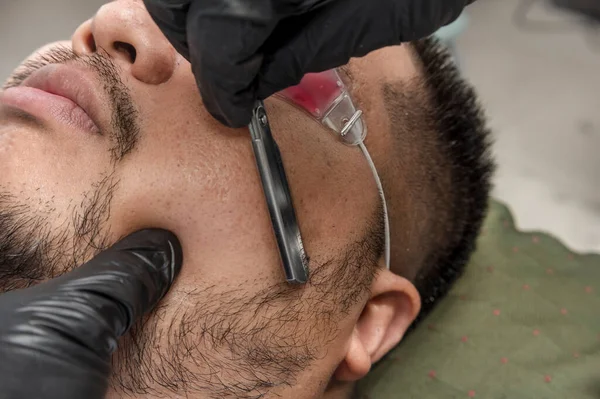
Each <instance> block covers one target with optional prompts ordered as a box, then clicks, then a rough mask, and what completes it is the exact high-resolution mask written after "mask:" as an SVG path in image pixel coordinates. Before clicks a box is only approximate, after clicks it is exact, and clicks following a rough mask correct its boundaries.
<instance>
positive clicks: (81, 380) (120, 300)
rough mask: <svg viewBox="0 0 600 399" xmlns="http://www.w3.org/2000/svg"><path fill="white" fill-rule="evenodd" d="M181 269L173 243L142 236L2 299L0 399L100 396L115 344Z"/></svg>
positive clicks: (158, 235) (162, 236)
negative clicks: (71, 269) (59, 275)
mask: <svg viewBox="0 0 600 399" xmlns="http://www.w3.org/2000/svg"><path fill="white" fill-rule="evenodd" d="M181 263H182V252H181V247H180V244H179V241H178V240H177V237H175V236H174V235H173V234H171V233H169V232H166V231H163V230H143V231H140V232H137V233H135V234H132V235H130V236H128V237H126V238H125V239H123V240H122V241H120V242H119V243H117V244H116V245H114V246H113V247H111V248H110V249H108V250H106V251H104V252H102V253H101V254H99V255H98V256H96V257H95V258H94V259H92V260H91V261H89V262H87V263H86V264H84V265H83V266H81V267H79V268H77V269H75V270H73V271H72V272H70V273H68V274H65V275H63V276H61V277H59V278H56V279H54V280H51V281H48V282H45V283H42V284H40V285H37V286H34V287H31V288H27V289H23V290H18V291H12V292H9V293H6V294H3V295H0V398H2V399H23V398H31V399H33V398H36V399H40V398H44V399H45V398H49V399H71V398H73V399H82V398H83V399H96V398H103V397H104V395H105V394H106V390H107V386H108V377H109V373H110V357H111V354H112V353H113V352H114V351H115V349H116V348H117V340H118V339H119V337H121V336H122V335H123V334H125V333H126V332H127V330H128V329H129V327H131V325H132V324H133V323H134V322H135V321H136V320H137V319H138V318H139V317H140V316H142V315H143V314H144V313H146V312H147V311H149V310H151V309H152V308H153V307H154V306H155V305H156V304H157V303H158V301H159V300H160V299H161V298H162V297H163V295H164V294H165V293H166V292H167V291H168V289H169V288H170V286H171V283H172V282H173V280H174V278H175V276H176V275H177V273H178V272H179V269H180V268H181Z"/></svg>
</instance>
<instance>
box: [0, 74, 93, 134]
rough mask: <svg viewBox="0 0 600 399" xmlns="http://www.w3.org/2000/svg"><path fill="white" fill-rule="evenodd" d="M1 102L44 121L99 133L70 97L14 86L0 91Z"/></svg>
mask: <svg viewBox="0 0 600 399" xmlns="http://www.w3.org/2000/svg"><path fill="white" fill-rule="evenodd" d="M0 103H1V104H3V105H5V106H9V107H13V108H17V109H19V110H21V111H24V112H26V113H28V114H30V115H32V116H34V117H36V118H39V119H40V120H42V121H47V122H50V123H52V122H58V123H61V124H63V125H68V126H70V127H73V128H76V129H80V130H85V131H87V132H90V133H97V132H98V127H97V126H96V124H95V123H94V121H92V119H91V118H90V117H89V116H88V114H87V113H86V112H85V111H84V110H83V109H82V108H81V107H79V106H78V105H77V104H76V103H74V102H73V101H71V100H69V99H68V98H65V97H61V96H57V95H55V94H50V93H48V92H45V91H43V90H39V89H35V88H33V87H24V86H19V87H12V88H10V89H6V90H5V91H4V92H2V93H0Z"/></svg>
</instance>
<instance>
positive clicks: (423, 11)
mask: <svg viewBox="0 0 600 399" xmlns="http://www.w3.org/2000/svg"><path fill="white" fill-rule="evenodd" d="M473 1H474V0H144V3H145V4H146V8H147V9H148V11H149V12H150V15H151V16H152V17H153V19H154V21H155V22H156V23H157V24H158V26H159V27H160V28H161V30H162V31H163V32H164V34H165V35H166V36H167V38H168V39H169V41H170V42H171V43H172V44H173V46H174V47H175V48H176V49H177V51H179V52H180V53H181V54H182V55H183V56H185V57H186V58H187V59H188V61H191V63H192V68H193V71H194V75H195V76H196V80H197V82H198V87H199V88H200V93H201V95H202V98H203V100H204V104H205V106H206V109H207V110H208V111H209V112H210V113H211V114H212V115H213V116H214V117H215V118H217V119H218V120H219V121H221V122H222V123H224V124H226V125H228V126H231V127H242V126H245V125H247V124H248V122H249V121H250V118H251V113H252V107H253V105H254V103H255V101H256V100H257V99H261V100H262V99H265V98H267V97H268V96H270V95H271V94H273V93H275V92H278V91H280V90H283V89H285V88H287V87H289V86H293V85H295V84H297V83H299V82H300V80H301V79H302V77H303V76H304V74H306V73H308V72H321V71H324V70H327V69H331V68H335V67H338V66H340V65H344V64H346V63H347V62H348V60H349V59H350V58H351V57H360V56H363V55H366V54H367V53H369V52H370V51H372V50H376V49H379V48H382V47H385V46H389V45H394V44H399V43H401V42H407V41H410V40H416V39H421V38H423V37H426V36H428V35H430V34H432V33H433V32H435V31H436V30H437V29H438V28H440V27H442V26H443V25H446V24H448V23H450V22H452V21H453V20H455V19H456V18H457V17H458V16H459V15H460V13H461V12H462V10H463V8H464V7H465V6H466V5H468V4H470V3H472V2H473Z"/></svg>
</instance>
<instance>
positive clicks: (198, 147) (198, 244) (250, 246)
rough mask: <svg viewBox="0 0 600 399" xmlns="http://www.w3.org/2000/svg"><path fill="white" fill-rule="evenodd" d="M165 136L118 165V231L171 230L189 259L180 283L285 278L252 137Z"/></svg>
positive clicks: (252, 283) (260, 282)
mask: <svg viewBox="0 0 600 399" xmlns="http://www.w3.org/2000/svg"><path fill="white" fill-rule="evenodd" d="M218 134H221V133H218ZM166 137H167V136H166V135H165V136H163V137H160V138H159V137H153V139H152V142H149V141H148V142H146V143H144V144H143V145H141V146H140V147H139V151H137V153H136V154H132V155H133V156H132V157H131V158H130V159H129V160H128V161H127V163H126V165H123V168H122V169H121V170H119V176H120V188H119V193H118V195H116V197H115V200H114V203H115V205H114V206H113V209H114V210H115V211H114V212H113V214H112V217H113V219H112V220H113V221H114V222H113V223H112V225H113V227H114V228H113V231H115V232H119V234H128V233H130V232H133V231H135V230H139V229H142V228H148V227H159V228H166V229H168V230H171V231H173V232H174V233H175V234H176V235H177V236H178V237H179V239H180V240H181V243H182V246H183V249H184V257H185V259H186V261H185V265H184V269H183V270H182V277H181V278H179V279H178V284H179V285H180V288H182V289H183V287H182V285H183V286H185V287H186V289H190V288H192V287H193V288H197V287H199V286H204V285H206V284H208V282H210V283H211V284H216V283H217V282H218V283H220V284H221V283H222V284H227V285H230V284H232V282H233V283H239V282H247V283H248V284H249V285H250V286H255V287H257V289H258V288H260V287H262V288H264V286H265V284H270V283H278V282H280V281H282V280H281V279H282V274H281V271H280V270H279V266H278V265H279V260H278V253H277V251H276V244H275V240H274V238H273V234H272V231H271V225H270V219H269V215H268V213H267V210H266V205H265V200H264V197H263V194H262V190H261V188H260V181H259V179H258V174H257V172H256V167H255V165H254V158H253V154H252V150H251V144H250V141H249V139H248V137H247V136H246V135H244V136H240V137H239V138H233V137H225V136H217V135H214V134H211V133H210V132H204V133H202V134H201V135H196V137H188V138H187V139H186V140H183V141H182V140H171V138H169V139H167V138H166Z"/></svg>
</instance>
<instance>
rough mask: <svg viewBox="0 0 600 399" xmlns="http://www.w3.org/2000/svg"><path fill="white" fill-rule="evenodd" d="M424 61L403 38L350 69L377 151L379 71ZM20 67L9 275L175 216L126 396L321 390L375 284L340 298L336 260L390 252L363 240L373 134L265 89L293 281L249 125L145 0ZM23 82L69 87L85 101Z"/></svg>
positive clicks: (3, 284) (373, 226)
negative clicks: (298, 262) (227, 115)
mask: <svg viewBox="0 0 600 399" xmlns="http://www.w3.org/2000/svg"><path fill="white" fill-rule="evenodd" d="M72 51H74V53H72ZM46 64H50V65H47V66H45V67H43V68H39V67H40V66H41V65H46ZM34 69H35V72H33V70H34ZM415 74H416V68H415V65H414V64H413V61H412V57H411V55H410V52H409V51H408V50H407V49H406V48H405V47H393V48H388V49H385V50H381V51H378V52H375V53H373V54H371V55H369V56H367V57H364V58H362V59H358V60H354V61H352V62H351V63H350V64H349V65H348V66H346V67H345V69H344V72H343V73H342V75H343V76H342V77H343V79H344V80H345V82H346V84H347V85H348V87H349V90H350V94H351V96H352V97H353V98H354V101H355V103H356V104H357V107H358V108H360V109H362V110H363V111H364V120H365V122H366V124H367V126H368V128H369V134H368V138H367V147H369V149H370V151H371V154H372V156H373V158H374V159H375V163H376V164H377V163H380V162H385V150H386V148H387V146H388V145H389V142H388V141H389V135H390V129H389V126H388V123H389V122H388V118H387V117H386V110H385V104H384V100H383V97H382V95H381V93H382V90H383V85H384V84H385V83H397V82H401V81H407V80H409V79H411V78H412V77H414V75H415ZM23 79H25V80H24V82H23ZM20 83H21V87H17V88H12V89H7V90H5V91H4V93H3V94H1V95H0V152H1V156H0V226H1V227H2V228H3V230H4V233H0V238H1V239H2V243H0V251H1V253H0V261H1V263H0V289H2V290H10V289H14V288H17V287H21V286H26V285H29V284H33V283H36V282H38V281H41V280H43V279H46V278H49V277H52V276H55V275H58V274H61V273H63V272H65V271H66V270H69V269H70V268H72V267H75V266H76V265H78V264H79V263H81V262H83V261H85V260H87V259H89V258H90V257H91V256H92V255H93V254H94V253H96V252H97V251H98V250H99V249H102V248H104V247H106V245H109V244H110V243H112V242H114V241H115V240H117V239H118V238H120V237H122V236H125V235H127V234H129V233H132V232H134V231H136V230H139V229H142V228H147V227H160V228H165V229H169V230H171V231H173V232H174V233H175V234H176V235H177V236H178V237H179V238H180V240H181V243H182V246H183V250H184V265H183V268H182V271H181V274H180V276H179V278H178V280H177V281H176V284H175V285H174V287H173V288H172V290H171V291H170V293H169V295H168V296H167V297H166V298H165V299H164V301H163V302H161V305H160V307H159V309H158V310H157V311H156V312H155V313H154V314H152V315H151V316H149V317H148V318H147V319H146V320H145V321H144V323H143V324H142V325H141V326H140V327H139V328H137V329H136V330H135V331H133V334H132V335H131V336H129V337H128V338H127V339H126V340H125V341H124V342H123V343H122V345H121V348H120V350H119V352H118V353H117V355H116V356H115V359H114V360H115V362H114V363H115V370H116V371H115V376H114V378H113V385H114V386H113V391H112V394H113V395H114V396H118V394H119V393H120V392H121V391H122V390H124V391H126V392H129V393H135V394H138V395H140V396H141V397H148V396H149V395H159V394H161V393H162V394H163V395H166V396H170V397H173V394H172V392H175V391H179V392H192V393H193V395H192V396H193V397H255V396H256V395H258V394H259V393H261V392H272V393H275V394H279V395H282V396H283V397H296V398H300V397H316V396H319V395H320V394H321V393H322V392H323V391H324V389H325V388H326V385H327V384H328V382H329V379H330V377H331V376H332V374H333V373H334V371H335V370H336V367H337V366H338V364H339V363H340V362H341V361H342V360H343V358H344V356H345V354H346V351H347V349H348V347H347V342H348V337H349V336H350V335H352V334H353V331H354V325H355V323H356V320H357V319H358V317H359V316H360V314H361V310H362V307H363V306H364V303H365V301H366V299H367V298H364V299H362V300H361V299H360V298H356V299H357V300H356V301H354V302H352V303H350V302H348V303H346V305H345V306H341V305H340V303H338V302H339V301H338V300H339V298H340V296H339V293H338V292H337V291H336V289H334V288H335V278H337V277H339V276H337V275H336V273H337V272H336V271H339V270H352V268H355V269H357V270H358V269H359V268H360V267H361V265H360V264H359V263H360V262H371V263H375V262H379V263H381V253H380V252H381V248H380V246H377V245H363V246H362V249H361V250H359V251H357V250H356V249H355V248H356V246H357V245H358V244H361V243H363V244H364V243H366V244H369V243H370V242H371V241H373V240H374V241H377V240H376V239H373V236H375V235H377V234H379V226H380V222H381V220H380V219H379V218H380V215H379V212H378V211H379V209H380V208H379V207H380V199H379V196H378V193H377V189H376V185H375V182H374V179H373V176H372V173H371V170H370V169H369V167H368V165H367V162H366V161H365V158H364V157H363V155H362V154H361V152H360V151H359V149H358V148H357V147H349V146H346V145H343V144H341V143H340V142H339V141H338V139H336V138H335V136H334V135H333V134H331V133H330V132H329V131H328V130H326V129H325V128H323V127H322V126H321V125H320V124H318V123H317V122H315V121H314V120H312V119H311V117H309V116H308V114H306V113H304V112H302V111H301V110H299V109H297V108H295V107H293V106H291V105H289V104H287V103H285V102H283V101H282V100H279V99H277V98H271V99H268V100H267V101H266V104H267V110H268V114H269V118H270V119H269V120H270V123H271V128H272V130H273V134H274V137H275V139H276V140H277V142H278V144H279V147H280V149H281V153H282V156H283V159H284V163H285V167H286V171H287V174H288V179H289V184H290V188H291V192H292V196H293V198H294V205H295V207H296V213H297V216H298V221H299V225H300V230H301V232H302V234H303V238H304V241H305V248H306V251H307V254H308V255H309V257H310V270H311V273H312V275H313V277H314V280H313V281H312V282H311V283H309V284H307V285H306V286H302V287H289V286H287V285H286V284H285V283H284V275H283V272H282V269H281V266H280V261H279V258H278V251H277V247H276V242H275V239H274V236H273V232H272V228H271V224H270V219H269V215H268V212H267V208H266V205H265V199H264V195H263V192H262V190H261V184H260V179H259V176H258V173H257V171H256V166H255V161H254V157H253V153H252V147H251V142H250V138H249V133H248V131H247V129H240V130H231V129H227V128H224V127H223V126H221V125H219V124H218V123H217V122H215V121H214V120H213V119H212V118H211V117H210V115H209V114H208V113H207V112H206V111H205V110H204V108H203V106H202V102H201V98H200V96H199V94H198V91H197V88H196V84H195V81H194V77H193V75H192V73H191V67H190V64H189V63H188V62H187V61H186V60H185V59H184V58H182V57H181V56H180V55H178V54H177V53H176V51H175V50H174V49H173V48H172V47H171V46H170V45H169V43H168V42H167V41H166V39H165V38H164V37H163V36H162V35H161V33H160V31H159V30H158V28H157V27H156V26H155V25H154V23H153V22H152V20H151V19H150V17H149V15H148V14H147V13H146V11H145V10H144V8H143V5H142V4H141V2H133V1H117V2H112V3H110V4H107V5H105V6H104V7H102V8H101V9H100V10H99V11H98V13H97V14H96V16H95V17H94V18H93V19H91V20H90V21H88V22H86V23H84V24H83V25H82V26H81V27H80V28H79V29H78V30H77V31H76V32H75V34H74V36H73V38H72V41H71V42H64V43H60V47H57V45H51V46H49V47H46V48H44V49H43V50H41V51H40V52H38V53H36V54H35V55H33V56H32V58H31V60H30V61H29V62H28V63H26V66H22V67H20V68H18V69H17V71H16V72H15V75H14V76H13V79H12V80H9V82H8V87H10V86H15V85H17V84H20ZM23 86H34V87H37V88H41V89H42V90H45V91H51V92H52V91H54V92H56V89H57V88H60V90H63V91H64V90H66V91H68V92H70V93H74V95H75V96H76V103H77V104H78V105H79V107H78V106H77V105H75V104H74V103H73V102H71V101H68V100H65V98H63V97H50V95H49V94H47V93H41V92H37V91H34V90H31V89H24V88H23ZM80 107H81V108H83V109H85V111H83V110H82V109H81V108H80ZM39 260H43V266H42V267H34V264H37V263H36V261H39ZM359 288H362V287H352V286H350V287H348V288H347V289H346V290H347V291H351V290H352V289H357V292H359V291H358V289H359ZM346 302H347V301H346Z"/></svg>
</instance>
